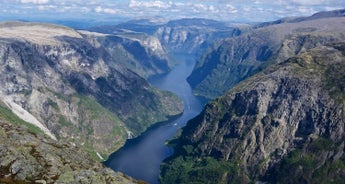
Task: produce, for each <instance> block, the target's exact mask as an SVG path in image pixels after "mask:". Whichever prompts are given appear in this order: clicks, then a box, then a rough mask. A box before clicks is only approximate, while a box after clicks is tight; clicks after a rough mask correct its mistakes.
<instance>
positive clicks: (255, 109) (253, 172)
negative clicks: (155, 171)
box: [161, 43, 345, 183]
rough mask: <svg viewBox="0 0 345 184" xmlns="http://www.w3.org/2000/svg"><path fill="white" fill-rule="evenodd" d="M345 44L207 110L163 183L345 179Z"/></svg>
mask: <svg viewBox="0 0 345 184" xmlns="http://www.w3.org/2000/svg"><path fill="white" fill-rule="evenodd" d="M344 67H345V43H340V44H332V45H330V46H321V47H317V48H315V49H312V50H310V51H308V52H303V53H302V54H299V55H298V56H296V57H293V58H290V59H288V60H287V61H285V62H281V63H280V64H277V65H274V66H272V67H270V68H268V69H265V70H264V71H262V72H260V73H258V74H256V75H254V76H253V77H251V78H249V79H247V80H245V81H243V82H241V83H240V84H238V85H237V86H235V87H234V88H233V89H232V90H230V91H229V92H227V93H226V94H225V95H224V96H222V97H220V98H218V99H216V100H214V101H213V102H211V103H209V104H208V105H206V107H205V109H204V110H203V112H202V113H201V114H200V115H198V116H197V117H196V118H194V119H192V120H191V121H189V122H188V124H187V126H186V127H184V128H183V132H182V134H181V136H180V137H179V138H178V139H176V140H174V141H173V142H172V144H175V146H174V147H175V154H174V156H173V157H172V158H170V159H168V160H166V161H165V164H164V165H163V166H162V176H161V178H162V179H161V181H162V182H163V183H174V182H178V183H189V182H195V183H197V182H200V183H250V182H257V181H263V182H269V183H277V182H278V183H315V182H316V183H319V182H321V183H322V182H330V181H332V182H335V183H339V182H342V181H343V180H342V178H343V177H344V176H345V154H344V145H345V131H344V128H345V114H344V110H345V96H344V92H345V88H344V86H345V80H344V77H345V75H344V74H345V71H344Z"/></svg>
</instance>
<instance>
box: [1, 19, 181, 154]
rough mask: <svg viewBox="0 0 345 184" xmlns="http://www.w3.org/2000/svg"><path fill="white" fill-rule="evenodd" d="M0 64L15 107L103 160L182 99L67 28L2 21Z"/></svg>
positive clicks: (4, 89) (4, 91) (6, 94)
mask: <svg viewBox="0 0 345 184" xmlns="http://www.w3.org/2000/svg"><path fill="white" fill-rule="evenodd" d="M114 63H115V64H114ZM0 68H1V74H0V81H1V84H2V86H1V87H0V96H1V99H2V100H3V101H4V102H5V103H6V104H7V106H8V107H9V108H11V109H12V111H13V112H17V114H18V115H20V114H26V116H24V117H23V118H24V120H25V121H28V122H31V123H35V124H36V125H40V126H42V127H45V128H46V129H47V131H46V133H50V134H52V136H51V137H52V138H57V139H64V140H66V141H69V142H73V143H76V144H79V145H81V146H82V147H83V148H85V149H86V150H87V151H89V152H91V153H92V154H93V156H94V157H95V158H98V159H99V158H101V157H102V156H103V157H104V158H105V157H106V156H107V155H109V153H111V152H113V151H114V150H116V149H118V148H119V147H121V146H122V145H123V144H124V142H125V140H126V139H127V138H128V137H129V136H133V135H134V136H136V135H138V134H140V133H141V132H143V131H144V130H145V129H146V128H147V127H148V126H150V125H151V124H153V123H156V122H160V121H164V120H166V119H167V118H168V116H171V115H177V114H179V113H181V112H182V107H183V106H182V102H181V101H180V100H178V99H177V97H175V96H173V95H172V94H170V93H166V92H161V91H158V90H157V89H154V88H152V87H151V86H150V85H149V84H148V83H147V82H146V81H145V80H144V79H143V78H141V77H139V76H138V75H137V74H135V73H134V72H132V71H130V70H129V69H127V68H125V67H122V66H121V65H120V64H116V60H115V59H114V58H113V56H111V55H110V54H109V53H108V52H107V51H106V50H105V49H104V48H103V47H102V46H95V45H94V43H92V41H91V40H89V39H87V38H85V36H84V35H82V34H80V33H79V32H77V31H75V30H72V29H69V28H66V27H61V26H57V25H48V24H38V23H22V22H9V23H2V24H0ZM167 102H173V103H167ZM166 104H170V105H171V106H169V105H168V106H167V105H166ZM101 155H102V156H101Z"/></svg>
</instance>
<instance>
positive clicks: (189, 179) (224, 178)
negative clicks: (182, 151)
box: [160, 156, 248, 184]
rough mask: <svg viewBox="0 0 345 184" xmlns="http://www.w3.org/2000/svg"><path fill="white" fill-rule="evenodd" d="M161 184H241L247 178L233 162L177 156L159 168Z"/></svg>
mask: <svg viewBox="0 0 345 184" xmlns="http://www.w3.org/2000/svg"><path fill="white" fill-rule="evenodd" d="M161 169H162V171H161V177H160V181H161V183H193V184H197V183H199V184H203V183H210V184H213V183H243V182H247V181H248V178H247V177H246V176H244V175H242V174H241V173H242V172H241V169H240V168H239V166H238V164H237V163H235V162H228V161H224V160H217V159H214V158H212V157H204V158H197V157H183V156H179V157H176V158H174V159H173V160H170V161H167V162H166V164H164V165H162V167H161Z"/></svg>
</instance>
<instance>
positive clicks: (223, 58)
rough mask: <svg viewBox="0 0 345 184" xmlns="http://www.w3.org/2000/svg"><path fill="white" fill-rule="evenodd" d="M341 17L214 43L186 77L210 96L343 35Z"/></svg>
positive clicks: (195, 88) (255, 31)
mask: <svg viewBox="0 0 345 184" xmlns="http://www.w3.org/2000/svg"><path fill="white" fill-rule="evenodd" d="M344 25H345V19H344V17H343V16H340V15H339V16H335V17H318V18H313V19H311V18H310V19H307V18H305V20H303V21H302V20H301V21H297V22H286V23H284V22H283V23H280V24H273V25H267V26H263V27H259V28H256V29H253V30H252V31H248V32H246V33H243V34H241V35H240V36H237V37H232V38H228V39H223V40H221V41H219V42H216V43H215V44H214V45H213V47H210V48H208V49H207V51H206V52H205V53H204V54H203V55H202V57H201V58H200V59H199V60H198V63H197V64H196V66H195V68H194V70H193V72H192V74H191V75H190V76H189V77H188V82H189V83H190V84H191V86H192V88H193V91H194V93H195V94H196V95H200V96H204V97H206V98H210V99H213V98H215V97H217V96H220V95H223V94H224V93H225V92H226V91H228V90H229V89H231V88H232V87H234V86H235V85H236V84H238V83H239V82H240V81H242V80H244V79H246V78H247V77H249V76H251V75H253V74H255V73H257V72H258V71H260V70H262V69H263V68H266V67H267V66H269V65H271V64H273V63H279V62H283V61H285V60H286V59H288V58H290V57H293V56H295V55H297V54H299V53H302V52H304V51H306V50H309V49H311V48H314V47H316V46H320V45H325V44H326V43H332V42H337V41H342V40H344V38H345V34H344V27H345V26H344Z"/></svg>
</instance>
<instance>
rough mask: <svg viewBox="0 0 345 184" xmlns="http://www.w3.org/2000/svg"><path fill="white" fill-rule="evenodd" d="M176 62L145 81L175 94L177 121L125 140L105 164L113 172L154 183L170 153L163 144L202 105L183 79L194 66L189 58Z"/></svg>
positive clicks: (192, 60) (181, 56)
mask: <svg viewBox="0 0 345 184" xmlns="http://www.w3.org/2000/svg"><path fill="white" fill-rule="evenodd" d="M176 59H177V60H178V61H179V63H180V64H179V65H177V66H176V67H175V68H174V69H173V70H172V71H171V72H169V73H168V74H166V75H163V76H156V77H152V78H150V79H149V82H150V83H151V84H152V85H153V86H156V87H157V88H159V89H162V90H168V91H171V92H173V93H175V94H177V95H178V96H179V97H180V98H181V99H182V100H183V102H184V109H185V110H184V113H183V114H182V115H181V116H180V117H178V118H177V119H174V120H171V121H168V122H165V123H161V124H160V125H159V126H154V127H152V128H150V129H149V130H148V131H146V132H145V133H143V134H142V135H141V136H140V137H138V138H135V139H131V140H128V141H127V142H126V144H125V145H124V147H122V148H121V149H120V150H118V151H117V152H115V153H113V154H112V155H111V156H110V157H109V159H108V160H107V161H106V162H105V165H106V166H108V167H110V168H112V169H113V170H115V171H121V172H123V173H125V174H127V175H129V176H131V177H134V178H135V179H140V180H144V181H147V182H149V183H151V184H157V183H159V181H158V176H159V173H160V164H161V163H162V161H163V160H164V159H165V158H167V157H168V156H171V155H172V154H173V150H172V148H169V147H167V146H166V145H165V142H166V140H169V139H172V138H173V137H174V135H175V133H176V131H177V130H178V129H179V128H181V127H183V126H185V125H186V123H187V121H188V120H190V119H192V118H193V117H195V116H196V115H197V114H199V113H200V111H201V110H202V104H203V103H202V102H201V100H200V99H198V98H197V97H195V96H194V95H193V94H192V90H191V88H190V86H189V84H188V83H187V81H186V78H187V77H188V76H189V75H190V73H191V72H192V69H193V67H194V64H195V60H194V59H193V57H190V56H188V55H179V56H176Z"/></svg>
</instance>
